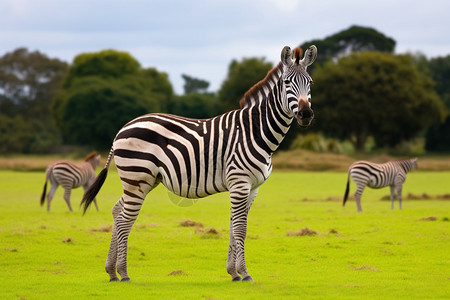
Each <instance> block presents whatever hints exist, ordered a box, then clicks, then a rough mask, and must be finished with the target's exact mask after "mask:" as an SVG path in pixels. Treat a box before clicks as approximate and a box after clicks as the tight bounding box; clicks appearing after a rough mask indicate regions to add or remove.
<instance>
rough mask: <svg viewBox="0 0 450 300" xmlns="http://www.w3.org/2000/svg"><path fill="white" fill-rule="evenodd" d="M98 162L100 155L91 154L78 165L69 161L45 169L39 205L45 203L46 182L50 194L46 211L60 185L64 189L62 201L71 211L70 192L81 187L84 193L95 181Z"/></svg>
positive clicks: (53, 164) (48, 209)
mask: <svg viewBox="0 0 450 300" xmlns="http://www.w3.org/2000/svg"><path fill="white" fill-rule="evenodd" d="M99 162H100V155H97V153H95V152H93V153H91V154H89V155H88V156H86V158H85V159H84V161H83V162H82V163H79V164H75V163H72V162H69V161H63V160H61V161H56V162H53V163H52V164H50V165H49V166H48V167H47V170H46V172H45V174H46V176H45V184H44V191H43V192H42V196H41V205H43V204H44V202H45V198H46V197H45V194H46V193H47V182H48V181H50V185H51V188H50V192H49V193H48V195H47V211H50V203H51V202H52V199H53V196H54V194H55V191H56V189H57V188H58V186H59V185H61V186H62V187H63V189H64V200H65V201H66V203H67V206H68V207H69V210H70V211H72V206H71V205H70V193H71V190H72V189H74V188H77V187H80V186H82V187H83V188H84V190H85V191H86V190H87V188H88V187H89V186H90V185H91V183H92V182H93V181H94V179H95V168H96V167H97V165H98V163H99ZM94 203H95V207H96V208H97V210H98V207H97V201H95V199H94Z"/></svg>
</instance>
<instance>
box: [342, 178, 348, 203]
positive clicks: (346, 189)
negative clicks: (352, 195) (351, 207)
mask: <svg viewBox="0 0 450 300" xmlns="http://www.w3.org/2000/svg"><path fill="white" fill-rule="evenodd" d="M349 192H350V170H348V173H347V187H346V188H345V195H344V201H343V202H342V206H345V202H347V198H348V193H349Z"/></svg>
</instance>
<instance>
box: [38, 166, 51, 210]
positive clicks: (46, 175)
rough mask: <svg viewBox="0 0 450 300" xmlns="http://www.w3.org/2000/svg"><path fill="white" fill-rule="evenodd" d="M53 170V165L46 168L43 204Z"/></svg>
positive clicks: (42, 203)
mask: <svg viewBox="0 0 450 300" xmlns="http://www.w3.org/2000/svg"><path fill="white" fill-rule="evenodd" d="M52 170H53V166H49V167H47V170H45V183H44V191H43V192H42V196H41V206H42V205H44V203H45V195H46V194H47V183H48V176H49V174H50V172H51V171H52Z"/></svg>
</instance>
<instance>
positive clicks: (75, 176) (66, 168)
mask: <svg viewBox="0 0 450 300" xmlns="http://www.w3.org/2000/svg"><path fill="white" fill-rule="evenodd" d="M47 173H48V175H47V176H48V177H49V179H50V181H53V182H57V183H58V184H60V185H61V186H63V187H68V188H69V187H70V188H77V187H80V186H83V185H85V184H87V183H88V181H89V180H92V179H93V178H94V177H95V172H94V170H93V168H92V166H91V165H90V164H89V163H86V162H82V163H80V164H75V163H72V162H70V161H57V162H54V163H53V164H51V165H50V166H49V167H48V168H47Z"/></svg>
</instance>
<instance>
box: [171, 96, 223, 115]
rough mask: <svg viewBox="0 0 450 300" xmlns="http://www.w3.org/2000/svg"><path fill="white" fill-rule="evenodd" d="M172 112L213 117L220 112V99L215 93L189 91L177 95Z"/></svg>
mask: <svg viewBox="0 0 450 300" xmlns="http://www.w3.org/2000/svg"><path fill="white" fill-rule="evenodd" d="M170 112H171V113H172V114H175V115H179V116H183V117H187V118H195V119H206V118H211V117H215V116H216V115H218V114H219V106H218V100H217V98H216V97H215V96H214V95H213V94H199V93H189V94H186V95H183V96H178V97H175V98H174V100H173V106H172V110H171V111H170Z"/></svg>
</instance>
